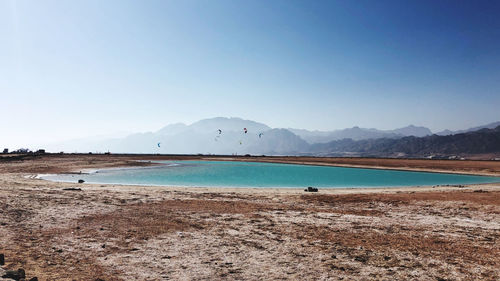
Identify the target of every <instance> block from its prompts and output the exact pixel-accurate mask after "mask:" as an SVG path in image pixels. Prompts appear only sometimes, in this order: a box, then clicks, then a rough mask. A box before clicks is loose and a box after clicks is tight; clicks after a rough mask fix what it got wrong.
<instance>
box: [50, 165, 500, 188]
mask: <svg viewBox="0 0 500 281" xmlns="http://www.w3.org/2000/svg"><path fill="white" fill-rule="evenodd" d="M161 162H162V163H164V164H165V165H163V166H157V167H147V168H132V169H130V168H127V169H109V170H100V171H99V172H98V173H92V174H82V175H53V176H45V177H43V178H45V179H49V180H55V181H70V182H76V181H77V180H78V179H84V180H85V181H86V182H88V183H116V184H141V185H166V186H193V187H281V188H293V187H306V186H315V187H323V188H325V187H330V188H336V187H337V188H338V187H380V186H416V185H437V184H469V183H488V182H500V177H483V176H469V175H456V174H442V173H426V172H406V171H393V170H376V169H359V168H342V167H326V166H309V165H294V164H274V163H258V162H233V161H161Z"/></svg>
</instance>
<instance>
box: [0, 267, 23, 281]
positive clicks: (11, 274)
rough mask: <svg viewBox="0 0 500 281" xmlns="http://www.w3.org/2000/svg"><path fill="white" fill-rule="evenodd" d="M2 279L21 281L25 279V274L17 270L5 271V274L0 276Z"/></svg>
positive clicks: (21, 270)
mask: <svg viewBox="0 0 500 281" xmlns="http://www.w3.org/2000/svg"><path fill="white" fill-rule="evenodd" d="M2 277H3V278H11V279H14V280H17V281H19V280H21V279H24V278H25V277H26V273H25V272H24V269H22V268H19V269H18V270H7V271H5V274H4V275H3V276H2Z"/></svg>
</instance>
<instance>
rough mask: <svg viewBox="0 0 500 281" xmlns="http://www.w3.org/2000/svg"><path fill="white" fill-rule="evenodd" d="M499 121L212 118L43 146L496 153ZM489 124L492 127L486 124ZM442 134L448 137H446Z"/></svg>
mask: <svg viewBox="0 0 500 281" xmlns="http://www.w3.org/2000/svg"><path fill="white" fill-rule="evenodd" d="M495 124H497V125H500V122H496V123H491V124H488V125H485V126H480V127H477V129H478V130H475V128H471V129H467V130H463V131H457V132H452V131H443V132H439V134H441V135H438V134H432V132H431V131H430V130H429V129H428V128H425V127H418V126H414V125H410V126H407V127H404V128H398V129H394V130H378V129H373V128H359V127H353V128H347V129H343V130H335V131H309V130H304V129H294V128H287V129H282V128H271V127H269V126H267V125H265V124H262V123H259V122H255V121H251V120H244V119H241V118H235V117H233V118H225V117H216V118H210V119H203V120H200V121H198V122H195V123H193V124H191V125H186V124H183V123H176V124H170V125H167V126H165V127H163V128H161V129H160V130H158V131H156V132H147V133H136V134H131V135H128V136H126V137H120V138H113V139H105V140H102V139H98V140H96V139H88V140H82V139H80V140H74V141H67V142H63V143H58V144H52V145H49V146H47V150H48V151H53V152H56V151H66V152H106V151H111V152H114V153H161V154H225V155H234V154H237V155H242V154H254V155H261V154H265V155H318V156H380V157H398V156H404V157H424V156H428V155H431V154H443V155H449V154H477V153H497V152H500V137H499V135H500V130H499V127H493V126H494V125H495ZM490 127H493V128H490ZM445 134H447V135H445Z"/></svg>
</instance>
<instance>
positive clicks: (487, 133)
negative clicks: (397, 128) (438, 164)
mask: <svg viewBox="0 0 500 281" xmlns="http://www.w3.org/2000/svg"><path fill="white" fill-rule="evenodd" d="M309 153H311V154H314V155H349V154H351V155H352V154H354V155H357V156H384V157H388V156H410V157H423V156H429V155H459V154H467V155H469V154H486V153H500V126H498V127H496V128H494V129H481V130H478V131H473V132H467V133H461V134H455V135H448V136H438V135H432V136H426V137H413V136H411V137H403V138H399V139H388V138H381V139H369V140H359V141H355V140H352V139H344V140H339V141H332V142H329V143H321V144H313V145H311V146H310V151H309Z"/></svg>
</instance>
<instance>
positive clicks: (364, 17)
mask: <svg viewBox="0 0 500 281" xmlns="http://www.w3.org/2000/svg"><path fill="white" fill-rule="evenodd" d="M499 15H500V2H499V1H422V0H419V1H290V0H285V1H254V0H248V1H234V0H230V1H215V0H213V1H212V0H210V1H206V0H204V1H180V0H179V1H163V0H162V1H150V0H148V1H125V0H117V1H111V0H106V1H102V0H96V1H89V0H82V1H76V0H74V1H63V0H59V1H45V0H36V1H35V0H33V1H22V0H18V1H15V0H0V96H1V101H0V102H1V106H0V109H1V110H0V118H1V120H0V132H1V136H0V146H7V147H11V148H16V147H19V146H21V145H24V144H33V143H43V142H47V141H54V140H62V139H70V138H75V137H81V136H90V135H99V134H109V133H111V134H112V133H115V132H120V131H127V132H137V131H153V130H157V129H159V128H160V127H162V126H164V125H166V124H169V123H174V122H184V123H191V122H194V121H197V120H199V119H203V118H209V117H216V116H226V117H230V116H235V117H242V118H245V119H251V120H255V121H259V122H263V123H266V124H267V125H269V126H271V127H294V128H306V129H321V130H331V129H340V128H345V127H352V126H360V127H376V128H379V129H392V128H396V127H403V126H406V125H409V124H415V125H423V126H427V127H429V128H431V130H433V131H438V130H442V129H445V128H448V129H463V128H467V127H471V126H475V125H482V124H485V123H489V122H493V121H498V120H500V16H499Z"/></svg>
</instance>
